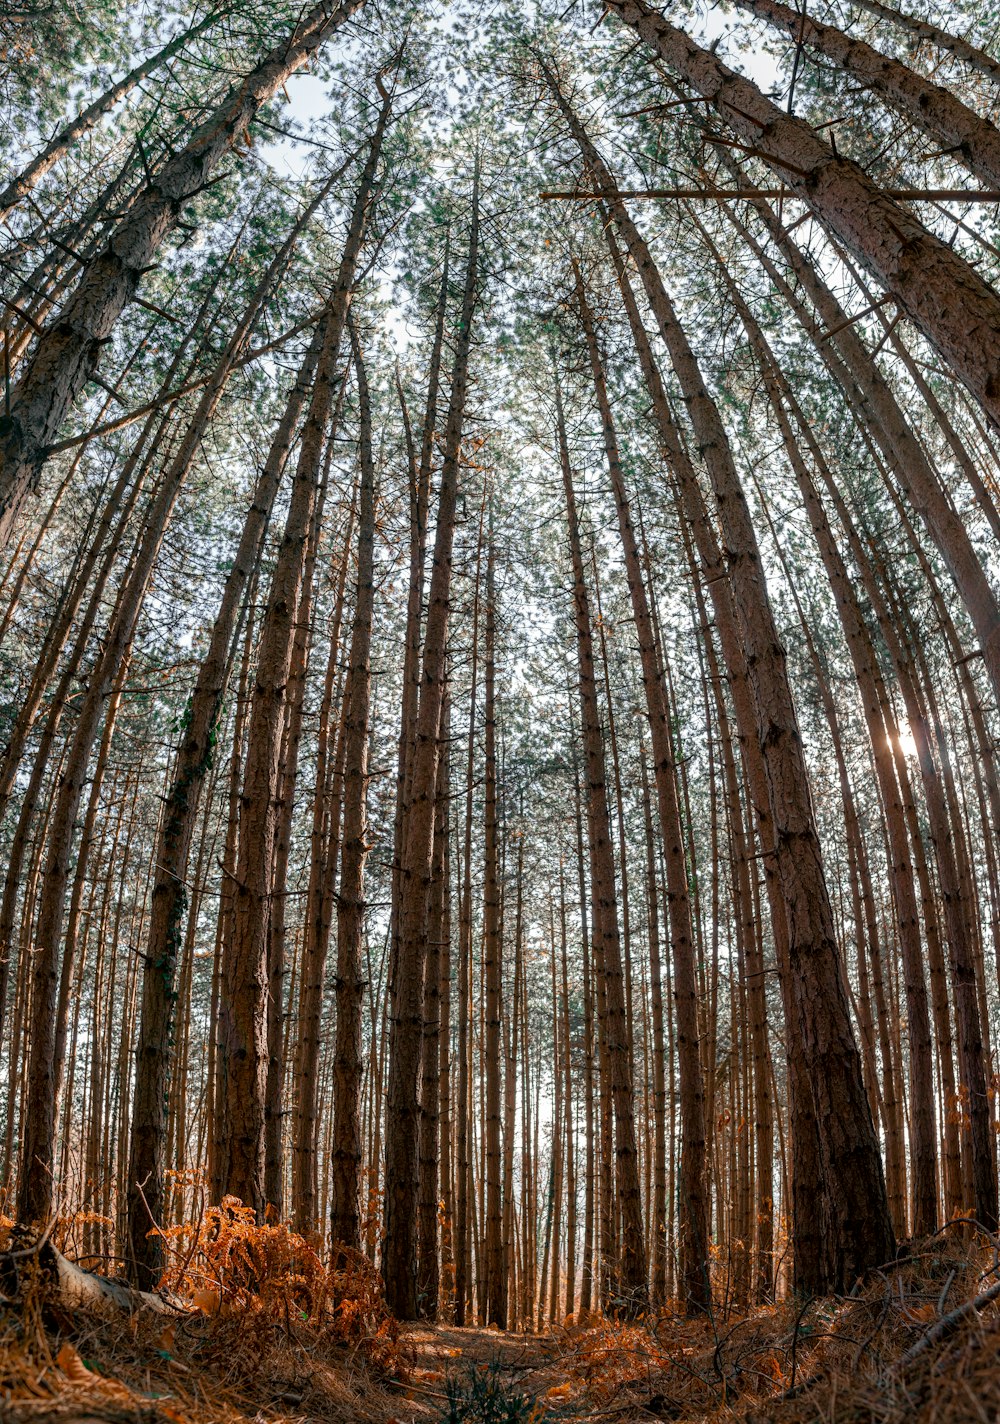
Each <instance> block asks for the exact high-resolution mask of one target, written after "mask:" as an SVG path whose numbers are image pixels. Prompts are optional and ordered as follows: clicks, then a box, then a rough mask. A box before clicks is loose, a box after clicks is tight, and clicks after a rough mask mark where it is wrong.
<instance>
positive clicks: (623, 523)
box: [576, 269, 711, 1313]
mask: <svg viewBox="0 0 1000 1424" xmlns="http://www.w3.org/2000/svg"><path fill="white" fill-rule="evenodd" d="M576 300H577V305H578V308H579V311H580V319H581V324H582V326H583V332H584V337H585V339H586V344H587V350H588V354H589V358H590V367H591V375H592V378H593V382H594V390H595V393H596V396H597V406H598V411H599V413H600V417H601V423H602V426H603V431H604V451H605V456H606V458H607V462H608V470H609V473H610V476H611V486H612V491H613V494H614V500H615V508H616V511H617V515H618V530H619V534H620V536H621V541H622V546H623V549H624V553H625V570H626V578H627V580H628V587H629V595H630V598H631V603H632V617H633V620H634V622H635V627H636V635H637V638H638V642H639V657H640V663H641V667H642V683H643V691H644V694H645V700H646V712H647V715H648V717H649V725H650V737H651V740H652V749H653V777H654V784H655V787H656V796H657V809H658V812H659V818H660V830H661V834H662V837H663V846H664V852H665V857H666V865H667V916H668V924H669V929H670V944H671V954H672V958H673V970H674V973H673V988H674V1011H675V1014H676V1019H677V1055H678V1064H679V1068H680V1091H681V1124H682V1128H681V1207H682V1210H681V1223H682V1229H681V1269H682V1272H683V1278H684V1295H685V1301H686V1303H687V1308H688V1310H689V1311H690V1312H692V1313H696V1312H698V1311H703V1310H706V1309H708V1308H709V1307H710V1304H711V1285H710V1282H709V1259H708V1203H707V1183H706V1178H705V1170H706V1167H705V1088H704V1083H703V1080H702V1065H701V1044H700V1034H699V1029H698V992H697V982H696V976H695V956H694V936H693V930H692V925H691V905H690V900H689V896H688V866H687V858H686V854H685V846H684V830H683V826H682V823H681V812H680V804H679V800H678V794H677V772H676V767H675V759H674V750H673V745H672V740H671V732H670V722H669V718H668V712H667V700H666V696H665V692H664V686H663V668H662V665H661V663H660V659H659V657H658V656H657V643H656V638H655V634H654V630H653V623H652V617H651V614H650V608H649V601H648V598H647V595H646V585H645V582H644V579H643V574H642V561H641V555H640V552H639V544H638V540H637V538H636V534H635V528H634V525H633V522H632V512H631V508H630V505H629V497H628V494H627V491H626V489H625V479H624V471H623V469H622V461H621V454H620V452H619V448H618V437H617V433H616V431H615V426H614V417H613V415H612V409H611V401H610V398H609V395H608V389H607V383H606V380H605V375H604V368H603V363H602V361H601V355H600V350H599V348H598V344H597V332H596V330H595V326H594V319H593V316H592V314H591V311H590V305H589V303H588V301H587V294H586V291H585V289H584V286H583V281H582V278H581V276H580V272H579V269H577V271H576Z"/></svg>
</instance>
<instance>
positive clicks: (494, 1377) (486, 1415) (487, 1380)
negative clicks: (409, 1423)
mask: <svg viewBox="0 0 1000 1424" xmlns="http://www.w3.org/2000/svg"><path fill="white" fill-rule="evenodd" d="M509 1374H510V1371H509V1369H508V1368H506V1367H505V1366H504V1363H503V1361H502V1360H501V1359H499V1358H496V1359H493V1360H491V1361H490V1363H489V1364H487V1365H475V1366H473V1367H472V1368H471V1369H470V1370H468V1371H467V1372H466V1374H465V1375H463V1376H462V1377H461V1378H452V1379H449V1380H448V1383H447V1385H446V1387H445V1388H446V1392H447V1395H448V1405H447V1408H446V1409H445V1410H444V1412H443V1413H442V1414H441V1424H542V1422H543V1421H544V1420H545V1419H546V1417H547V1415H546V1414H545V1413H544V1412H543V1411H542V1408H541V1406H540V1405H539V1404H538V1402H537V1401H536V1400H534V1399H532V1397H531V1396H530V1395H527V1394H520V1393H518V1392H517V1391H516V1390H515V1389H514V1387H513V1385H512V1384H511V1381H510V1378H509Z"/></svg>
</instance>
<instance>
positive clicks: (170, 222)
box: [0, 0, 362, 544]
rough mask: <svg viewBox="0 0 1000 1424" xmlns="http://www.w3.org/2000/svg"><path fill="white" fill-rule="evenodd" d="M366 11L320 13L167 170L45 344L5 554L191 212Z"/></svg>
mask: <svg viewBox="0 0 1000 1424" xmlns="http://www.w3.org/2000/svg"><path fill="white" fill-rule="evenodd" d="M361 3H362V0H342V3H341V4H340V5H339V6H338V7H337V8H336V9H335V10H332V11H331V9H330V5H329V0H320V3H319V4H316V5H314V6H313V7H312V9H311V10H309V11H308V12H307V14H306V15H305V16H304V17H303V18H302V19H301V20H300V21H299V23H298V24H297V25H296V26H295V29H294V30H293V31H292V33H291V34H290V35H289V36H288V38H287V39H285V40H283V41H282V42H281V43H280V44H278V45H276V46H275V47H274V49H272V50H271V52H270V53H269V54H267V55H265V57H264V58H263V60H262V61H261V62H260V64H259V65H258V66H257V67H256V68H255V69H254V70H252V71H251V72H250V73H249V74H248V75H246V76H245V77H244V78H243V79H242V80H241V81H240V82H239V83H237V84H235V85H233V87H232V88H231V89H230V91H229V93H228V94H227V95H226V97H225V99H224V100H223V101H222V103H221V104H220V105H219V106H218V108H216V109H215V110H214V112H213V113H211V114H210V115H209V116H208V118H207V119H206V120H205V121H204V122H203V123H202V124H201V126H200V127H199V128H198V129H197V130H196V131H195V133H194V134H192V136H191V138H190V140H189V141H188V143H187V144H186V145H185V146H184V147H183V148H182V149H180V150H179V151H178V152H177V153H175V154H174V155H173V157H171V158H170V159H169V160H168V162H167V163H166V164H164V166H163V168H161V169H160V171H159V172H158V173H157V174H156V175H155V177H154V178H153V179H152V181H151V182H150V183H149V184H148V185H147V187H146V188H145V189H144V191H143V192H142V193H141V195H140V196H139V197H138V198H137V200H136V201H135V202H134V203H133V204H132V205H131V207H130V209H129V212H128V214H127V215H126V217H125V218H124V219H123V220H122V221H121V223H119V225H118V227H117V228H116V229H115V231H114V232H113V234H112V236H111V238H110V239H109V241H108V242H107V243H106V244H105V246H104V248H103V249H102V250H101V251H100V252H99V253H98V254H97V256H96V257H95V258H94V259H93V261H91V262H90V263H89V264H88V265H87V267H86V268H85V269H84V272H83V274H82V276H81V277H80V280H79V282H78V284H77V287H76V290H75V292H74V293H73V295H72V296H71V297H70V299H69V301H68V302H67V304H66V306H65V307H64V309H63V310H62V311H61V312H60V314H59V316H58V318H57V319H56V320H55V321H53V322H52V323H50V325H49V326H48V327H47V328H46V329H45V331H44V332H43V334H42V336H41V338H40V339H39V342H38V345H37V346H36V348H35V351H34V354H33V356H32V359H31V363H30V365H29V367H28V369H27V370H26V371H25V373H24V375H23V376H22V378H21V380H20V381H19V382H18V385H17V388H16V390H15V391H14V392H13V393H12V396H11V403H10V410H9V413H8V414H7V415H6V417H5V418H4V420H3V423H2V427H0V544H4V543H6V541H7V540H8V539H9V537H10V532H11V529H12V526H13V522H14V520H15V519H16V517H17V514H18V511H19V509H20V508H21V505H22V504H23V502H24V499H25V497H26V495H27V494H28V493H29V491H30V490H31V489H33V488H34V485H35V484H36V482H37V480H38V476H39V474H40V472H41V469H42V466H43V464H44V463H45V460H46V457H47V449H46V447H47V446H48V445H49V444H50V443H51V442H52V441H53V440H54V439H55V436H56V434H57V432H58V430H59V427H60V426H61V425H62V422H63V419H64V417H65V416H66V414H67V412H68V411H69V409H70V407H71V405H72V404H73V402H74V401H75V400H76V398H77V396H78V395H79V394H80V393H81V391H82V390H83V388H84V386H85V385H86V384H87V382H88V381H89V380H90V378H91V376H92V375H93V373H94V371H95V369H96V367H97V362H98V358H99V356H100V352H101V348H102V346H103V345H104V344H105V342H106V341H107V339H108V338H109V337H110V336H111V335H112V333H113V331H114V329H115V326H116V325H117V322H118V318H119V317H120V316H121V313H122V311H123V310H124V309H125V307H126V306H127V305H128V303H129V302H130V301H131V300H132V299H133V297H134V296H135V293H136V290H137V288H138V286H139V283H140V281H141V279H142V275H143V273H144V272H145V271H147V270H148V269H149V268H150V266H152V265H153V264H154V263H155V261H156V256H157V253H158V251H159V250H160V248H161V246H162V245H163V242H164V240H165V239H166V238H167V236H168V235H169V234H170V233H171V232H172V231H173V230H174V229H175V228H176V226H177V223H178V221H179V220H180V215H181V212H182V210H183V209H184V208H185V206H186V205H187V203H188V202H190V200H191V199H192V198H194V197H195V196H196V195H197V194H198V193H199V192H200V191H201V190H202V189H203V188H204V187H205V186H206V185H207V184H208V182H209V181H210V180H211V177H212V174H213V173H214V171H215V169H216V168H217V167H218V165H219V163H220V161H221V160H222V158H223V157H224V155H225V154H226V153H228V152H229V151H230V149H231V148H232V147H233V145H234V144H235V143H237V142H238V141H240V140H242V139H244V138H245V137H246V135H247V133H248V131H249V129H250V125H251V124H252V122H253V120H254V119H255V118H256V116H257V113H258V111H259V109H260V108H261V106H262V105H263V104H265V103H266V102H267V101H268V100H269V99H270V98H271V97H272V96H273V95H274V94H276V93H277V91H278V90H279V89H280V88H281V86H282V84H284V83H285V81H286V80H287V79H288V78H289V77H290V76H291V75H292V74H294V73H295V71H296V70H297V69H300V68H301V67H302V66H303V65H304V64H305V63H306V62H307V61H308V60H309V58H310V56H312V55H313V54H315V53H316V52H317V51H318V50H319V49H320V48H321V47H322V45H323V44H324V42H325V41H326V40H327V39H329V37H330V36H331V35H332V34H333V33H334V32H335V31H336V30H337V29H338V28H339V27H340V26H341V25H342V24H343V23H344V22H345V21H346V20H348V19H350V17H351V15H352V14H353V13H354V11H355V10H356V9H358V7H359V5H360V4H361Z"/></svg>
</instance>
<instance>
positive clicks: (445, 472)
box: [382, 174, 479, 1320]
mask: <svg viewBox="0 0 1000 1424" xmlns="http://www.w3.org/2000/svg"><path fill="white" fill-rule="evenodd" d="M478 266H479V185H478V174H477V176H476V179H475V181H474V186H473V196H472V217H471V227H470V233H469V255H468V265H467V268H466V278H465V290H464V294H463V299H462V314H461V319H460V326H459V331H458V336H457V340H456V348H455V363H454V368H453V372H452V389H451V399H450V403H449V408H448V417H447V421H446V425H445V432H444V461H443V464H442V468H441V485H440V490H439V493H438V521H437V533H436V537H435V545H434V560H433V568H432V571H431V583H430V595H429V601H428V611H427V625H426V631H425V636H424V651H423V659H422V671H421V693H420V706H419V710H418V713H417V723H416V745H415V746H414V749H413V782H412V785H413V796H412V801H411V804H410V809H409V825H408V826H407V827H406V834H405V836H404V853H403V862H402V867H401V888H400V906H401V914H400V939H399V956H398V962H397V965H396V982H395V984H394V986H393V998H392V1010H391V1012H392V1019H391V1023H390V1035H389V1081H388V1088H387V1113H388V1116H387V1120H386V1178H385V1241H384V1245H383V1253H382V1273H383V1276H384V1279H385V1287H386V1300H387V1302H388V1305H389V1307H390V1309H391V1310H393V1311H394V1312H395V1313H396V1315H398V1316H399V1317H400V1318H401V1319H405V1320H412V1319H413V1318H414V1317H415V1315H416V1309H417V1299H416V1215H417V1213H416V1191H417V1136H418V1127H419V1118H418V1112H419V1108H418V1102H417V1078H418V1075H419V1067H420V1040H421V1031H422V1005H421V991H422V988H423V947H424V941H425V937H426V917H427V891H428V886H429V882H430V871H431V861H432V858H433V850H434V800H435V797H434V789H435V785H436V782H437V759H438V745H439V743H438V737H439V731H440V720H441V702H442V699H443V696H444V680H445V656H446V648H447V638H448V615H449V611H450V606H451V564H452V548H453V543H454V534H455V516H456V506H457V499H458V470H459V457H460V451H461V442H462V423H463V418H464V414H465V400H466V389H467V385H468V367H469V351H470V346H471V340H472V319H473V315H474V312H475V306H476V297H477V291H478V285H479V281H478V279H479V272H478Z"/></svg>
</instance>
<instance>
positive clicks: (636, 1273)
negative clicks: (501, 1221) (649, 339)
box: [556, 384, 647, 1313]
mask: <svg viewBox="0 0 1000 1424" xmlns="http://www.w3.org/2000/svg"><path fill="white" fill-rule="evenodd" d="M556 420H557V430H556V435H557V440H558V445H559V458H560V463H561V466H562V476H563V488H564V493H565V499H566V511H567V523H568V528H569V542H570V554H571V558H572V563H573V590H574V592H573V601H574V618H575V622H576V632H577V650H578V656H579V686H580V708H581V717H582V731H583V743H584V748H585V751H586V758H587V828H588V838H589V844H590V874H591V889H592V894H593V900H594V928H595V936H594V942H595V956H596V958H597V972H598V975H599V978H600V981H601V988H602V990H603V993H604V995H605V997H606V1002H607V1010H606V1013H605V1015H604V1018H605V1035H606V1047H607V1061H608V1070H609V1079H610V1087H611V1100H612V1111H613V1118H614V1131H615V1136H616V1143H615V1157H616V1162H617V1172H616V1177H617V1188H618V1197H619V1200H620V1204H621V1206H620V1209H621V1216H622V1246H621V1255H620V1260H619V1261H618V1262H617V1263H616V1264H617V1265H618V1267H619V1271H618V1274H619V1283H620V1294H621V1297H622V1305H623V1306H624V1308H625V1310H626V1311H628V1312H630V1313H636V1312H639V1311H641V1310H642V1309H643V1307H644V1304H645V1302H646V1299H647V1282H646V1242H645V1236H644V1233H643V1226H642V1198H641V1189H640V1185H639V1164H638V1153H637V1151H636V1139H635V1107H634V1095H633V1083H632V1064H631V1049H630V1044H629V1025H628V1023H627V1020H626V1015H625V991H624V984H623V980H622V965H621V945H620V940H619V932H618V909H617V901H616V895H615V871H614V860H613V858H612V851H611V822H610V816H609V811H608V800H607V786H606V781H605V771H604V747H603V744H602V737H601V724H600V711H599V707H598V701H597V685H596V681H595V677H594V653H593V640H592V634H591V620H590V604H589V597H588V594H587V586H586V583H585V581H584V568H583V555H582V551H581V547H580V531H579V524H578V522H577V514H576V499H575V496H574V492H573V479H572V472H571V469H570V460H569V449H568V446H567V443H566V432H565V424H564V420H563V414H562V398H561V395H560V392H559V387H558V384H557V386H556ZM606 1146H610V1143H609V1142H607V1141H606ZM603 1206H604V1208H605V1211H606V1213H607V1212H608V1211H609V1209H610V1206H611V1203H610V1201H607V1200H606V1201H605V1202H604V1203H603ZM606 1219H607V1220H610V1217H609V1216H607V1217H606ZM609 1249H610V1242H607V1243H606V1245H605V1251H604V1255H605V1265H606V1266H608V1267H610V1266H611V1264H612V1263H611V1261H610V1259H608V1252H609Z"/></svg>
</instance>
